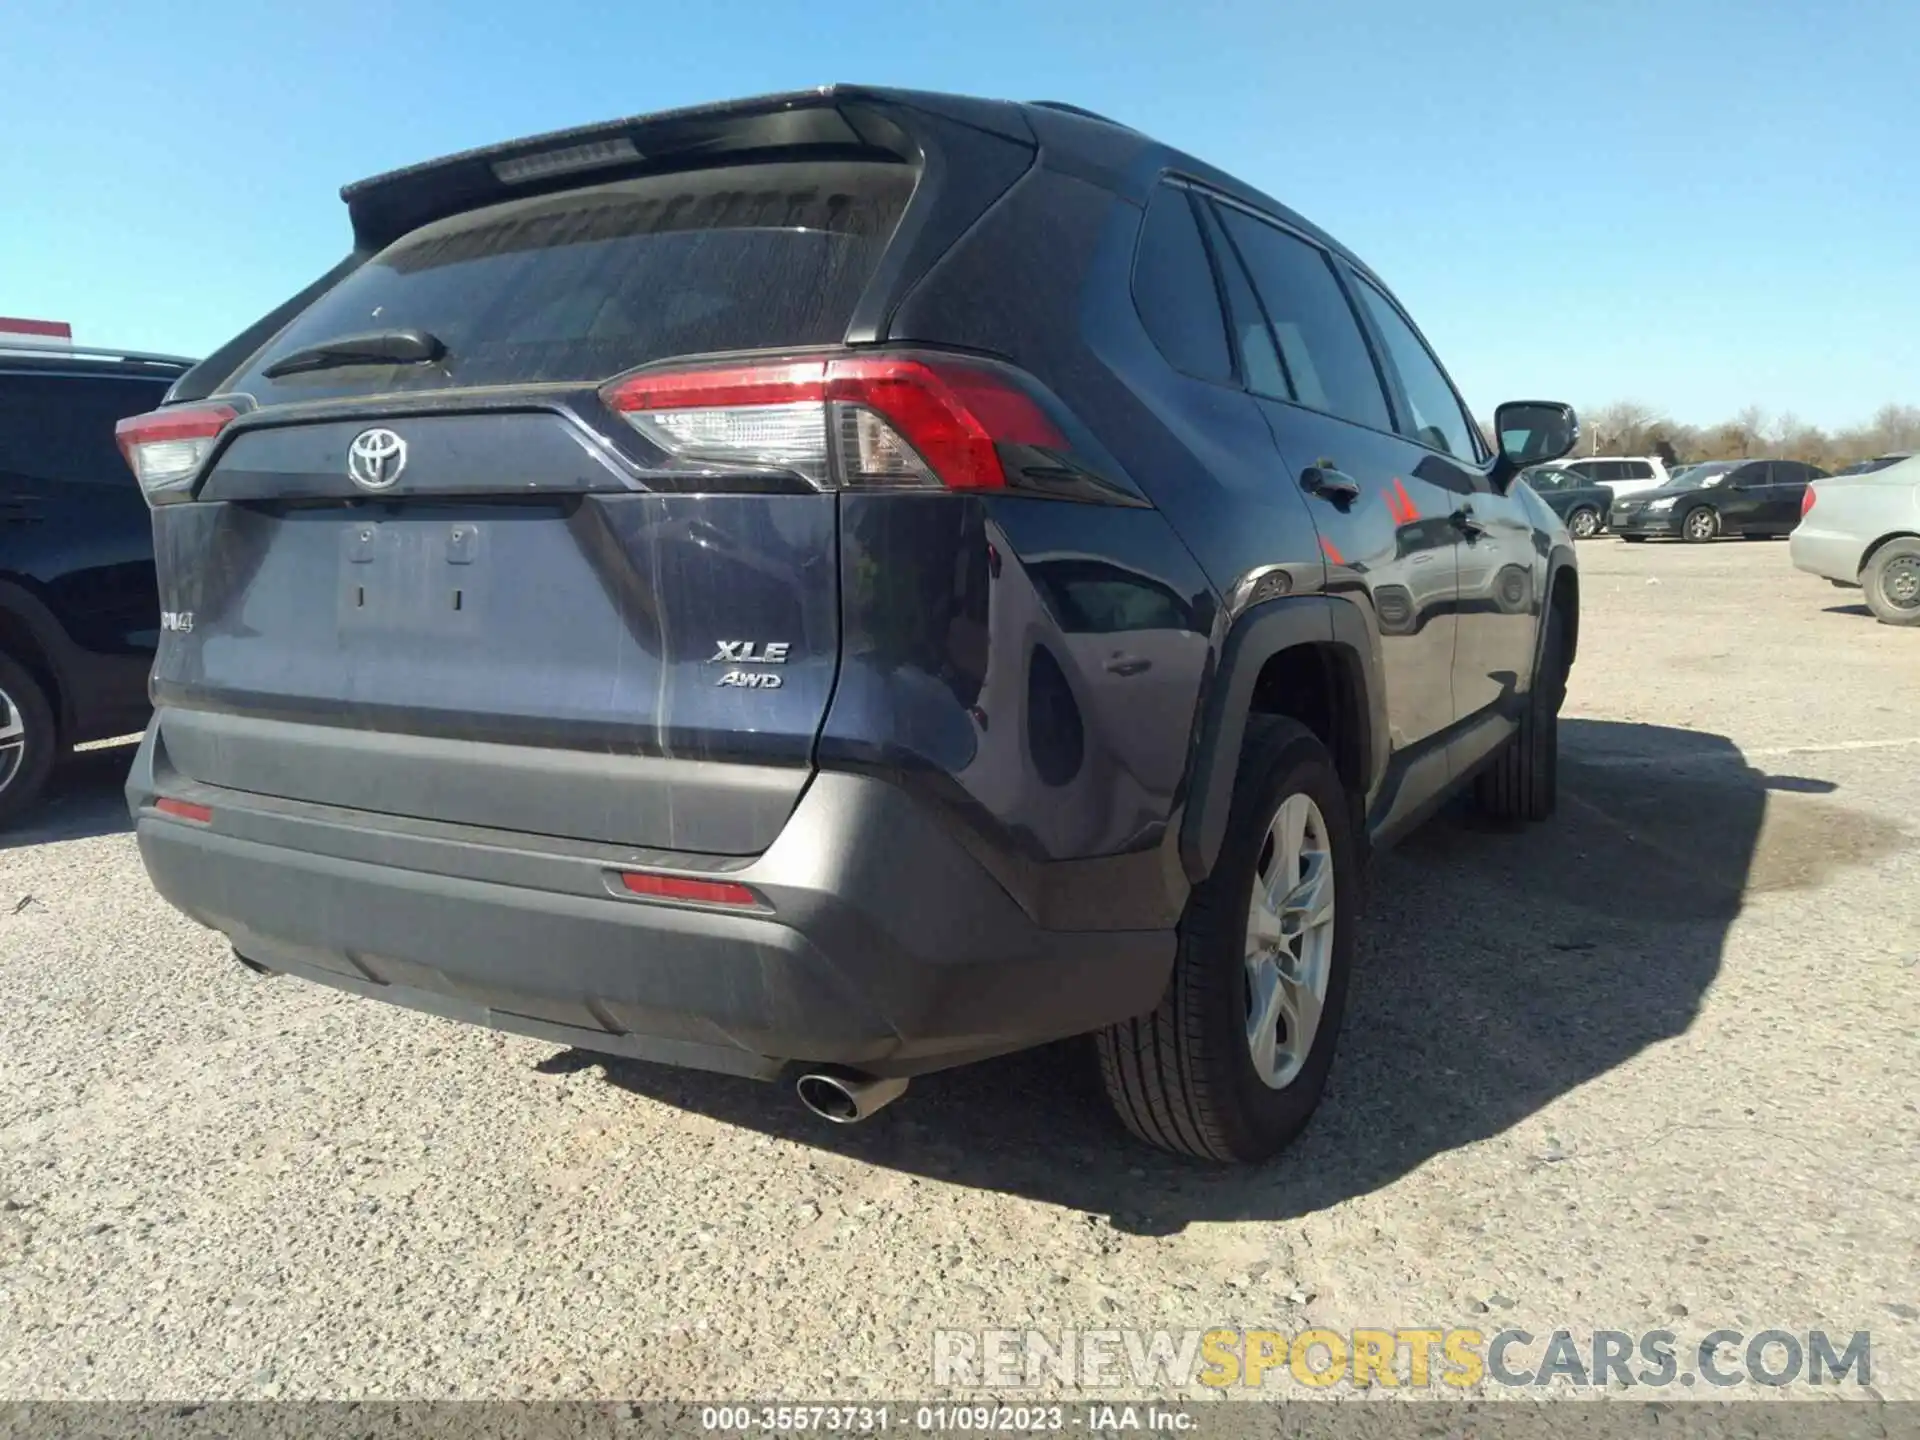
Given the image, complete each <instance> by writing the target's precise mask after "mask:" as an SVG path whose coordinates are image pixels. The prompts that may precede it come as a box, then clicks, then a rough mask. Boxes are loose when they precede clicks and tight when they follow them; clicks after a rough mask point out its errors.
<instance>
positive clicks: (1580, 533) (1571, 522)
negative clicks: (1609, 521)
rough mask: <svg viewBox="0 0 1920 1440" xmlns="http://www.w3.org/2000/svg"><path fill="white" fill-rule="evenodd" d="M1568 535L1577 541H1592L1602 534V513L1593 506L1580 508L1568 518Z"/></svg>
mask: <svg viewBox="0 0 1920 1440" xmlns="http://www.w3.org/2000/svg"><path fill="white" fill-rule="evenodd" d="M1567 533H1568V534H1569V535H1571V536H1573V538H1574V539H1576V540H1591V539H1592V538H1593V537H1594V536H1596V535H1598V534H1599V533H1600V512H1599V511H1598V510H1596V509H1594V508H1593V507H1592V506H1591V505H1582V506H1579V507H1578V508H1577V509H1575V510H1574V512H1573V513H1572V514H1571V515H1569V516H1567Z"/></svg>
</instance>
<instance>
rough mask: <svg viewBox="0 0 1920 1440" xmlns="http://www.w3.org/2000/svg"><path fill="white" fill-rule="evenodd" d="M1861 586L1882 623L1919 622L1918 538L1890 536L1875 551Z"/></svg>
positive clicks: (1919, 552)
mask: <svg viewBox="0 0 1920 1440" xmlns="http://www.w3.org/2000/svg"><path fill="white" fill-rule="evenodd" d="M1860 588H1861V589H1863V590H1865V591H1866V594H1867V608H1868V609H1869V610H1871V611H1873V616H1874V619H1876V620H1878V621H1879V622H1880V623H1881V624H1882V625H1920V540H1910V539H1907V538H1905V537H1902V538H1900V539H1897V540H1889V541H1888V542H1887V543H1886V544H1884V545H1882V546H1881V547H1880V548H1879V549H1878V550H1876V551H1874V552H1873V558H1872V559H1871V560H1869V561H1868V562H1867V568H1866V569H1865V570H1864V571H1862V572H1861V574H1860Z"/></svg>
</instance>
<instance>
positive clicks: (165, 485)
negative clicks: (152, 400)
mask: <svg viewBox="0 0 1920 1440" xmlns="http://www.w3.org/2000/svg"><path fill="white" fill-rule="evenodd" d="M239 413H240V412H239V411H237V410H235V409H234V408H233V407H232V406H231V405H193V406H182V407H181V408H179V409H176V410H155V411H153V412H152V413H151V414H147V415H130V416H128V417H127V418H126V419H125V420H122V421H121V422H120V423H119V424H118V425H117V426H115V427H114V435H115V438H116V439H117V440H118V441H119V442H120V453H121V454H122V455H125V456H126V457H127V464H128V465H130V466H132V467H133V474H134V478H135V479H137V480H138V481H139V482H140V488H141V489H142V490H144V491H145V492H146V493H147V494H148V495H150V496H152V495H159V494H165V493H167V492H169V491H177V490H185V489H186V488H187V487H188V486H190V485H192V484H193V482H194V479H195V478H196V477H197V476H198V475H199V474H200V467H201V466H203V465H205V464H206V463H207V456H208V455H210V454H211V453H212V452H213V444H214V441H215V440H217V439H218V438H219V437H220V432H221V431H222V430H224V429H226V428H227V426H228V425H229V424H230V423H231V422H232V421H233V418H234V416H236V415H238V414H239Z"/></svg>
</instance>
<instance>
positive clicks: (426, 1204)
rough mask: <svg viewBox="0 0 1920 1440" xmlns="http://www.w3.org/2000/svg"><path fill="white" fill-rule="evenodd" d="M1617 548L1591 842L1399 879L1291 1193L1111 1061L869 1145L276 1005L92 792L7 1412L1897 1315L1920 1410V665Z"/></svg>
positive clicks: (616, 1076)
mask: <svg viewBox="0 0 1920 1440" xmlns="http://www.w3.org/2000/svg"><path fill="white" fill-rule="evenodd" d="M1581 559H1582V564H1583V573H1584V585H1585V611H1586V614H1585V620H1584V625H1583V631H1584V633H1583V635H1582V643H1581V655H1580V660H1579V664H1578V666H1577V668H1576V670H1575V672H1574V677H1573V685H1572V692H1571V696H1570V699H1569V702H1568V714H1569V716H1570V718H1569V719H1568V720H1567V721H1566V723H1565V725H1564V730H1563V737H1564V738H1563V753H1564V764H1565V770H1564V782H1563V791H1562V797H1563V798H1562V808H1561V813H1560V816H1559V818H1558V819H1557V820H1556V821H1555V822H1554V823H1553V824H1551V825H1549V826H1545V827H1541V828H1538V829H1535V830H1532V831H1529V832H1525V833H1520V834H1513V833H1501V832H1498V831H1493V830H1490V829H1488V828H1486V827H1485V826H1482V825H1479V824H1476V823H1475V822H1474V821H1473V820H1472V819H1471V818H1470V817H1468V816H1464V815H1452V814H1450V815H1447V816H1443V817H1441V818H1440V819H1439V820H1437V821H1435V822H1434V823H1433V824H1431V825H1430V826H1428V827H1427V828H1426V829H1425V830H1424V831H1423V832H1421V833H1420V834H1419V835H1418V836H1416V837H1415V838H1414V839H1413V840H1411V841H1410V842H1408V843H1407V844H1406V845H1405V846H1404V847H1403V848H1402V849H1401V850H1399V851H1398V852H1397V853H1395V854H1393V855H1391V856H1389V857H1387V858H1386V859H1384V860H1383V861H1382V863H1381V865H1380V868H1379V871H1378V876H1377V885H1376V890H1375V895H1374V902H1373V915H1372V918H1371V923H1370V928H1369V930H1368V932H1367V938H1366V943H1365V947H1364V950H1365V955H1364V966H1363V968H1362V970H1361V972H1360V973H1359V975H1358V976H1357V977H1356V982H1355V995H1354V1002H1353V1005H1352V1007H1351V1009H1350V1012H1349V1015H1348V1020H1347V1029H1346V1034H1345V1038H1344V1042H1343V1049H1342V1052H1341V1057H1340V1060H1339V1062H1338V1063H1337V1064H1336V1066H1335V1069H1334V1075H1333V1081H1332V1090H1331V1094H1330V1095H1329V1097H1328V1100H1327V1103H1326V1105H1325V1107H1324V1108H1323V1109H1322V1111H1321V1113H1320V1116H1319V1118H1318V1119H1317V1121H1316V1122H1315V1124H1314V1125H1313V1127H1312V1128H1311V1130H1310V1131H1309V1132H1308V1134H1307V1135H1306V1137H1305V1138H1304V1139H1303V1141H1302V1142H1301V1143H1300V1144H1299V1145H1298V1146H1297V1147H1296V1148H1295V1149H1294V1150H1293V1151H1292V1152H1290V1154H1289V1155H1288V1156H1287V1157H1285V1158H1284V1159H1283V1160H1282V1161H1281V1162H1280V1163H1279V1164H1277V1165H1275V1166H1272V1167H1269V1168H1267V1169H1264V1170H1260V1171H1253V1172H1220V1171H1209V1170H1200V1169H1194V1168H1189V1167H1187V1166H1184V1165H1182V1164H1180V1163H1177V1162H1175V1161H1173V1160H1171V1159H1167V1158H1163V1157H1161V1156H1159V1155H1158V1154H1156V1153H1154V1152H1151V1151H1148V1150H1145V1149H1141V1148H1139V1147H1137V1146H1135V1145H1133V1144H1132V1143H1130V1142H1129V1141H1128V1140H1127V1139H1126V1138H1125V1137H1124V1135H1123V1134H1122V1133H1121V1132H1120V1131H1119V1129H1118V1127H1117V1126H1116V1125H1115V1124H1114V1123H1113V1122H1112V1121H1111V1120H1110V1119H1109V1118H1108V1116H1107V1114H1106V1112H1105V1109H1104V1104H1103V1102H1102V1100H1101V1099H1100V1097H1099V1094H1098V1090H1097V1079H1096V1078H1095V1077H1094V1075H1093V1074H1092V1069H1091V1059H1090V1056H1089V1055H1088V1054H1087V1052H1086V1051H1085V1049H1083V1048H1082V1047H1081V1046H1079V1045H1066V1046H1060V1047H1055V1048H1053V1049H1050V1050H1046V1051H1042V1052H1037V1053H1034V1054H1030V1055H1025V1056H1019V1057H1014V1058H1012V1059H1008V1060H1004V1061H1000V1062H995V1063H992V1064H986V1065H981V1066H977V1067H974V1068H972V1069H969V1070H965V1071H961V1072H956V1073H952V1074H949V1075H944V1076H936V1077H932V1078H929V1079H927V1080H924V1081H921V1082H919V1083H917V1084H916V1085H915V1086H914V1088H913V1089H912V1090H911V1091H910V1092H909V1094H908V1095H907V1096H906V1097H905V1098H904V1099H903V1100H902V1101H900V1102H899V1103H898V1104H897V1105H895V1106H894V1107H893V1108H892V1109H890V1110H889V1111H887V1112H885V1113H884V1114H883V1115H881V1116H880V1117H879V1118H877V1119H876V1120H875V1121H874V1122H872V1123H871V1124H870V1125H867V1126H863V1127H860V1128H858V1129H854V1130H844V1131H843V1130H835V1129H829V1128H827V1127H825V1126H823V1125H821V1124H819V1123H818V1122H815V1121H813V1120H811V1119H809V1118H808V1117H807V1116H806V1115H805V1114H804V1113H803V1112H802V1111H801V1110H800V1109H799V1107H798V1105H797V1104H795V1103H794V1102H793V1101H792V1099H791V1097H790V1095H789V1094H787V1093H785V1092H783V1091H779V1090H776V1089H774V1088H772V1087H761V1086H756V1085H753V1084H750V1083H747V1082H740V1081H733V1080H729V1079H724V1078H720V1077H714V1076H706V1075H697V1074H687V1073H678V1072H674V1071H671V1070H665V1069H656V1068H652V1067H647V1066H642V1065H638V1064H629V1063H624V1062H623V1063H616V1064H612V1065H606V1064H603V1063H601V1062H599V1061H597V1060H595V1059H593V1058H592V1057H588V1056H584V1055H580V1054H577V1053H575V1052H571V1051H559V1052H556V1051H555V1049H554V1048H553V1047H552V1046H550V1045H544V1044H541V1043H538V1042H535V1041H530V1040H523V1039H518V1038H512V1037H506V1036H500V1035H494V1034H491V1033H487V1032H484V1031H479V1030H473V1029H467V1028H462V1027H459V1026H456V1025H453V1024H450V1023H446V1022H442V1021H439V1020H435V1019H431V1018H427V1017H423V1016H420V1015H415V1014H412V1013H408V1012H403V1011H399V1010H394V1009H390V1008H388V1007H385V1006H381V1005H376V1004H370V1003H366V1002H363V1001H360V1000H355V999H350V998H346V997H343V996H337V995H335V994H334V993H332V992H329V991H326V990H323V989H319V988H316V987H311V986H307V985H304V984H301V983H298V982H295V981H290V980H276V979H261V978H258V977H255V976H253V975H251V974H249V973H247V972H246V971H244V970H242V969H241V968H240V967H239V966H238V965H236V964H235V963H233V961H232V960H231V959H230V958H229V957H228V953H227V950H226V947H225V945H224V944H223V943H222V942H221V941H220V940H219V939H218V938H217V937H215V936H214V935H212V934H211V933H209V932H206V931H203V930H201V929H199V928H197V927H196V926H194V925H193V924H192V923H190V922H189V921H187V920H185V919H184V918H182V917H180V916H179V915H177V914H175V913H174V912H173V911H171V910H170V909H168V908H167V907H166V906H165V905H164V904H163V903H162V902H161V901H160V900H159V899H158V898H157V897H156V896H154V894H153V893H152V892H151V891H150V890H149V888H148V886H147V884H146V880H145V877H144V875H143V873H142V871H141V868H140V865H139V861H138V858H137V856H136V854H135V850H134V845H133V841H132V838H131V836H130V835H129V834H128V833H127V831H126V818H125V815H124V812H123V811H122V809H121V807H120V800H119V796H118V784H119V779H120V776H121V774H122V772H123V771H124V768H125V765H126V763H127V760H128V758H129V754H130V752H129V751H127V750H125V749H124V748H122V749H119V750H108V751H102V752H96V753H94V754H92V755H90V756H88V757H86V758H85V760H84V763H82V764H80V765H78V766H77V767H76V768H75V770H74V771H73V773H72V774H71V775H69V776H68V777H67V778H66V780H65V781H64V782H63V788H62V792H61V794H60V795H59V797H58V798H57V800H56V801H55V803H54V804H52V805H51V806H50V807H49V808H48V809H47V810H46V811H45V812H43V814H42V816H41V817H40V818H39V820H38V822H37V823H36V824H34V825H33V826H32V827H31V828H29V829H27V830H25V831H24V832H20V833H17V834H15V835H12V836H9V837H6V838H5V841H4V842H0V843H4V844H5V845H6V848H0V1395H4V1396H6V1397H96V1398H106V1397H123V1398H206V1397H262V1396H340V1397H346V1396H357V1397H437V1396H464V1397H494V1396H520V1395H533V1396H542V1397H560V1396H601V1397H605V1396H623V1397H646V1396H670V1397H680V1398H694V1399H698V1398H714V1397H717V1396H722V1395H741V1396H745V1395H750V1394H752V1395H783V1396H786V1397H789V1398H792V1397H802V1398H806V1397H812V1398H830V1397H838V1398H847V1397H856V1396H866V1397H885V1396H894V1397H900V1396H915V1395H924V1394H927V1393H929V1392H930V1391H931V1389H932V1369H931V1354H932V1341H931V1336H932V1332H933V1330H934V1329H935V1327H937V1326H954V1327H962V1328H975V1329H977V1328H982V1327H991V1326H1006V1327H1013V1328H1026V1327H1036V1328H1042V1329H1058V1328H1061V1327H1070V1326H1085V1327H1118V1326H1139V1327H1145V1328H1149V1329H1153V1328H1169V1329H1180V1328H1185V1327H1189V1326H1193V1327H1210V1326H1274V1327H1277V1328H1280V1329H1283V1330H1296V1329H1298V1328H1299V1327H1300V1326H1302V1325H1303V1324H1305V1323H1308V1322H1309V1321H1311V1322H1313V1323H1317V1324H1322V1325H1327V1326H1331V1327H1333V1328H1335V1329H1345V1328H1348V1327H1352V1326H1360V1325H1379V1326H1388V1327H1392V1326H1402V1327H1407V1326H1420V1325H1426V1326H1446V1325H1450V1324H1467V1325H1475V1326H1480V1327H1484V1328H1487V1329H1489V1330H1491V1329H1495V1328H1502V1327H1505V1326H1508V1325H1512V1326H1517V1327H1519V1328H1523V1329H1526V1330H1528V1331H1530V1332H1533V1333H1535V1334H1537V1335H1542V1336H1544V1335H1545V1334H1546V1333H1548V1332H1550V1331H1552V1330H1554V1329H1556V1328H1560V1327H1567V1328H1571V1329H1573V1330H1575V1331H1576V1332H1585V1331H1589V1330H1592V1329H1596V1328H1612V1329H1620V1330H1628V1331H1633V1330H1645V1329H1650V1328H1658V1327H1662V1326H1666V1327H1670V1328H1673V1329H1675V1330H1677V1331H1679V1332H1681V1333H1682V1334H1683V1335H1689V1334H1690V1335H1694V1336H1697V1335H1698V1334H1701V1333H1704V1332H1705V1331H1707V1330H1709V1329H1712V1328H1715V1327H1717V1326H1722V1325H1724V1326H1727V1327H1730V1328H1734V1329H1738V1330H1741V1331H1745V1332H1748V1333H1751V1332H1754V1331H1757V1330H1761V1329H1766V1328H1770V1327H1777V1328H1781V1329H1786V1330H1797V1331H1799V1332H1801V1333H1802V1334H1803V1335H1804V1334H1805V1332H1806V1331H1807V1330H1808V1329H1810V1328H1825V1329H1828V1330H1833V1331H1842V1332H1852V1331H1854V1330H1860V1329H1865V1330H1870V1331H1871V1332H1872V1335H1873V1386H1874V1388H1875V1389H1876V1390H1877V1391H1878V1392H1880V1393H1881V1394H1884V1395H1886V1396H1888V1397H1905V1398H1920V1206H1916V1204H1915V1200H1916V1191H1917V1190H1920V1185H1917V1184H1916V1177H1917V1176H1920V1079H1917V1078H1916V1069H1917V1068H1920V902H1917V901H1916V896H1917V895H1920V633H1915V632H1911V631H1907V632H1900V631H1895V630H1891V629H1888V628H1886V627H1884V626H1880V625H1876V624H1875V623H1874V622H1873V621H1872V620H1871V618H1869V617H1868V616H1867V615H1866V612H1865V611H1864V609H1862V608H1859V607H1857V606H1856V605H1854V603H1853V602H1854V600H1855V599H1856V597H1855V596H1854V595H1852V594H1851V593H1849V592H1843V591H1839V590H1835V589H1831V588H1829V587H1828V586H1827V585H1826V584H1825V583H1824V582H1821V581H1818V580H1815V579H1813V578H1811V577H1808V576H1804V575H1800V574H1798V573H1796V572H1795V571H1793V570H1792V569H1791V567H1790V566H1789V564H1788V562H1787V555H1786V547H1785V546H1784V545H1781V544H1747V543H1740V542H1737V541H1736V542H1727V543H1721V544H1716V545H1711V546H1706V547H1680V546H1673V545H1634V546H1629V545H1625V544H1622V543H1620V542H1618V541H1616V540H1613V539H1610V538H1603V539H1601V540H1598V541H1595V542H1592V543H1590V544H1588V545H1586V546H1584V547H1583V549H1582V552H1581ZM1745 1393H1749V1394H1751V1393H1754V1392H1753V1391H1752V1390H1748V1391H1747V1392H1745Z"/></svg>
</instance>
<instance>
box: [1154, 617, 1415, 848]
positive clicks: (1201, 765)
mask: <svg viewBox="0 0 1920 1440" xmlns="http://www.w3.org/2000/svg"><path fill="white" fill-rule="evenodd" d="M1307 645H1315V646H1332V647H1334V648H1336V649H1338V650H1342V651H1345V652H1348V654H1347V656H1346V658H1347V660H1348V662H1349V663H1350V665H1351V667H1352V669H1353V671H1354V672H1355V673H1356V674H1357V677H1358V682H1359V688H1360V690H1361V692H1362V693H1361V694H1360V695H1359V696H1357V697H1354V698H1356V699H1357V700H1358V705H1357V707H1356V708H1357V710H1358V713H1359V716H1360V718H1361V723H1362V728H1363V730H1364V734H1363V735H1362V736H1361V737H1360V745H1359V754H1360V757H1361V768H1362V770H1363V774H1362V776H1361V780H1362V787H1361V788H1362V790H1363V792H1364V793H1363V794H1360V795H1356V796H1355V797H1354V801H1355V805H1356V811H1357V813H1364V805H1365V802H1366V800H1367V799H1368V798H1369V797H1370V796H1371V795H1372V793H1373V791H1374V789H1375V788H1376V787H1377V786H1378V785H1379V783H1380V778H1381V776H1382V775H1383V774H1384V773H1385V771H1386V762H1387V744H1388V732H1387V723H1386V712H1385V698H1386V690H1385V688H1384V685H1383V682H1382V678H1381V662H1380V646H1379V640H1378V637H1377V636H1375V635H1374V633H1373V631H1372V629H1371V627H1369V626H1368V624H1367V621H1366V618H1365V616H1364V615H1363V613H1362V612H1361V610H1360V608H1359V607H1358V606H1357V605H1355V604H1354V603H1353V602H1352V601H1350V600H1344V599H1341V598H1339V597H1337V596H1330V595H1301V596H1290V597H1287V598H1285V599H1280V600H1270V601H1268V602H1267V603H1266V604H1264V605H1258V606H1255V607H1254V608H1253V609H1251V610H1249V611H1247V612H1246V614H1244V615H1242V616H1241V617H1240V618H1239V619H1237V620H1236V621H1234V622H1233V625H1232V628H1231V629H1229V630H1228V632H1227V637H1226V640H1225V642H1224V643H1223V644H1222V645H1221V647H1220V651H1219V655H1220V659H1219V664H1218V665H1217V667H1216V668H1215V671H1214V674H1213V677H1212V679H1211V680H1210V682H1209V683H1208V685H1207V687H1206V689H1205V691H1204V693H1203V698H1202V700H1201V706H1200V715H1199V725H1198V736H1197V739H1196V742H1195V746H1194V754H1193V759H1192V763H1191V767H1190V775H1189V783H1188V795H1187V807H1186V813H1185V814H1184V816H1183V817H1182V819H1181V825H1180V863H1181V867H1182V868H1183V869H1184V870H1185V871H1186V874H1187V878H1188V879H1189V880H1190V881H1192V882H1193V883H1194V884H1198V883H1200V881H1202V880H1204V879H1206V877H1207V876H1208V875H1209V874H1210V873H1211V872H1212V870H1213V866H1214V862H1215V860H1217V859H1218V858H1219V855H1220V845H1221V842H1222V840H1223V839H1224V838H1225V835H1226V830H1227V815H1228V812H1229V811H1231V809H1232V808H1233V791H1234V785H1235V783H1236V781H1237V779H1238V773H1239V768H1240V747H1241V743H1242V742H1243V741H1244V739H1245V738H1246V731H1247V719H1248V717H1249V716H1250V715H1251V714H1252V710H1253V692H1254V686H1255V684H1256V683H1257V682H1258V681H1259V679H1260V672H1261V670H1262V669H1263V668H1264V667H1265V665H1266V663H1267V661H1269V660H1271V659H1272V658H1273V657H1274V656H1275V655H1278V654H1280V653H1281V652H1282V651H1284V650H1291V649H1294V648H1296V647H1299V646H1307Z"/></svg>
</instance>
